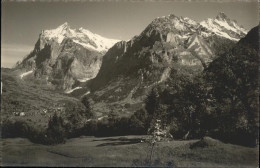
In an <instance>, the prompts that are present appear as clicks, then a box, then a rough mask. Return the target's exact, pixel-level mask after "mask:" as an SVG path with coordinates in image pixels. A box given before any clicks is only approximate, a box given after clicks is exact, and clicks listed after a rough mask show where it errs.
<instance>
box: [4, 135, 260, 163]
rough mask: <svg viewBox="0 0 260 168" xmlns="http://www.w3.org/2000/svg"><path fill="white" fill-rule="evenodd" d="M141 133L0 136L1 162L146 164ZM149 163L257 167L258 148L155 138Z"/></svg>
mask: <svg viewBox="0 0 260 168" xmlns="http://www.w3.org/2000/svg"><path fill="white" fill-rule="evenodd" d="M142 138H144V136H120V137H105V138H96V137H80V138H74V139H70V140H68V141H67V142H66V143H65V144H60V145H56V146H44V145H38V144H33V143H31V142H30V141H28V140H27V139H22V138H15V139H2V144H3V148H2V149H3V150H2V152H3V157H2V166H64V167H67V166H134V167H135V166H149V165H148V161H149V156H150V151H151V146H150V145H149V144H148V143H146V142H142V143H141V139H142ZM151 166H156V167H158V166H163V167H175V166H177V167H257V166H258V148H247V147H242V146H237V145H231V144H224V143H222V142H220V141H217V140H214V139H211V138H205V139H204V140H189V141H170V142H158V143H157V144H156V145H155V148H154V154H153V157H152V165H151Z"/></svg>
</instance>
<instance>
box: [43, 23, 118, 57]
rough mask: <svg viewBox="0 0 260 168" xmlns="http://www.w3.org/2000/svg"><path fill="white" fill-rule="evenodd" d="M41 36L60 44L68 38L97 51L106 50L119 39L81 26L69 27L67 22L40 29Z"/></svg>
mask: <svg viewBox="0 0 260 168" xmlns="http://www.w3.org/2000/svg"><path fill="white" fill-rule="evenodd" d="M41 37H43V38H45V39H47V40H54V41H56V42H57V43H59V44H61V43H62V41H63V40H64V39H65V38H70V39H72V40H73V41H74V42H75V43H77V44H80V45H82V46H83V47H85V48H88V49H92V50H96V51H99V52H104V51H107V50H108V49H109V48H110V47H112V46H113V45H114V44H115V43H116V42H118V41H119V40H115V39H108V38H105V37H102V36H100V35H98V34H95V33H92V32H91V31H89V30H87V29H84V28H82V27H81V28H79V29H71V28H70V25H69V24H68V22H65V23H63V24H62V25H60V26H58V27H57V28H55V29H51V30H44V31H42V33H41Z"/></svg>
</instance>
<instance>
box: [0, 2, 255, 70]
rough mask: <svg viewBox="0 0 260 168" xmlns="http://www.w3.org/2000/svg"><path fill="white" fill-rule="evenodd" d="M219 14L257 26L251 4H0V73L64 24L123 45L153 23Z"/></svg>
mask: <svg viewBox="0 0 260 168" xmlns="http://www.w3.org/2000/svg"><path fill="white" fill-rule="evenodd" d="M219 12H224V13H225V14H226V15H227V16H228V17H229V18H231V19H235V20H237V22H238V23H239V24H240V25H243V26H244V27H245V28H246V29H251V28H252V27H254V26H256V25H257V24H258V4H257V1H251V2H238V1H237V2H234V1H233V2H223V3H216V2H177V1H175V2H170V1H168V2H166V1H157V2H155V1H147V2H145V1H141V2H133V1H132V2H130V1H119V2H115V1H114V2H87V1H85V2H61V1H60V2H8V1H5V2H2V18H1V22H2V24H1V25H2V26H1V28H2V32H1V38H2V39H1V43H2V53H1V59H2V65H1V66H2V67H12V66H13V65H14V63H15V62H17V60H21V59H22V58H23V57H24V56H25V55H26V54H28V53H29V52H30V50H32V49H33V47H34V44H35V42H36V41H37V39H38V36H39V33H40V32H41V30H44V29H53V28H56V27H58V26H59V25H61V24H63V23H64V22H68V23H69V25H70V27H71V28H80V27H83V28H85V29H88V30H90V31H92V32H93V33H96V34H100V35H102V36H104V37H108V38H114V39H121V40H128V39H130V38H131V37H133V36H134V35H138V34H140V33H141V32H142V31H143V29H144V28H145V27H146V26H147V25H148V24H149V23H150V22H151V21H152V20H153V19H154V18H156V17H160V16H165V15H169V14H171V13H173V14H175V15H177V16H185V17H189V18H191V19H193V20H195V21H202V20H204V19H206V18H209V17H211V18H214V17H216V15H217V14H218V13H219Z"/></svg>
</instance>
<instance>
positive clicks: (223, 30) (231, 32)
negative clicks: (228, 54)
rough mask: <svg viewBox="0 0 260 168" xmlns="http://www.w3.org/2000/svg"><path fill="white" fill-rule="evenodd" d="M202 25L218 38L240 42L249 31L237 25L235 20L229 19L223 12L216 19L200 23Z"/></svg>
mask: <svg viewBox="0 0 260 168" xmlns="http://www.w3.org/2000/svg"><path fill="white" fill-rule="evenodd" d="M200 25H201V26H203V27H205V28H207V29H208V30H209V31H211V32H213V33H215V34H216V35H218V36H222V37H225V38H228V39H230V40H233V41H238V40H239V39H241V38H242V37H244V36H245V35H246V33H247V31H246V30H245V29H244V28H243V27H242V26H239V25H238V24H237V22H236V21H235V20H231V19H229V18H228V17H227V16H226V15H225V14H224V13H223V12H220V13H219V14H218V15H217V16H216V18H214V19H212V18H209V19H207V20H205V21H202V22H200Z"/></svg>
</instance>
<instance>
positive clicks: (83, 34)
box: [16, 23, 118, 90]
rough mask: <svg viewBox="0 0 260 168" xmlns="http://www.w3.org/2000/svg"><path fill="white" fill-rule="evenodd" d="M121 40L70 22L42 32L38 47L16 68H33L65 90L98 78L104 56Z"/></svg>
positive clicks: (40, 76)
mask: <svg viewBox="0 0 260 168" xmlns="http://www.w3.org/2000/svg"><path fill="white" fill-rule="evenodd" d="M117 41H118V40H114V39H107V38H104V37H101V36H99V35H97V34H94V33H92V32H90V31H88V30H85V29H83V28H80V29H71V28H70V26H69V25H68V23H64V24H62V25H61V26H59V27H57V28H56V29H53V30H44V31H42V32H41V34H40V36H39V39H38V41H37V43H36V44H35V48H34V50H33V51H32V52H31V53H30V54H29V55H28V56H27V57H25V58H24V59H23V61H22V62H21V63H18V64H17V66H16V69H25V71H31V70H33V74H34V76H35V77H37V78H41V79H45V80H47V81H48V82H50V83H52V84H53V85H55V86H57V87H58V88H59V89H62V90H70V89H71V88H72V87H73V85H74V84H76V83H77V82H85V81H87V80H89V79H92V78H94V77H95V76H96V75H97V73H98V71H99V69H100V66H101V63H102V57H103V55H104V54H105V53H106V52H107V50H108V49H109V48H110V47H111V46H113V45H114V44H115V43H116V42H117Z"/></svg>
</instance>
